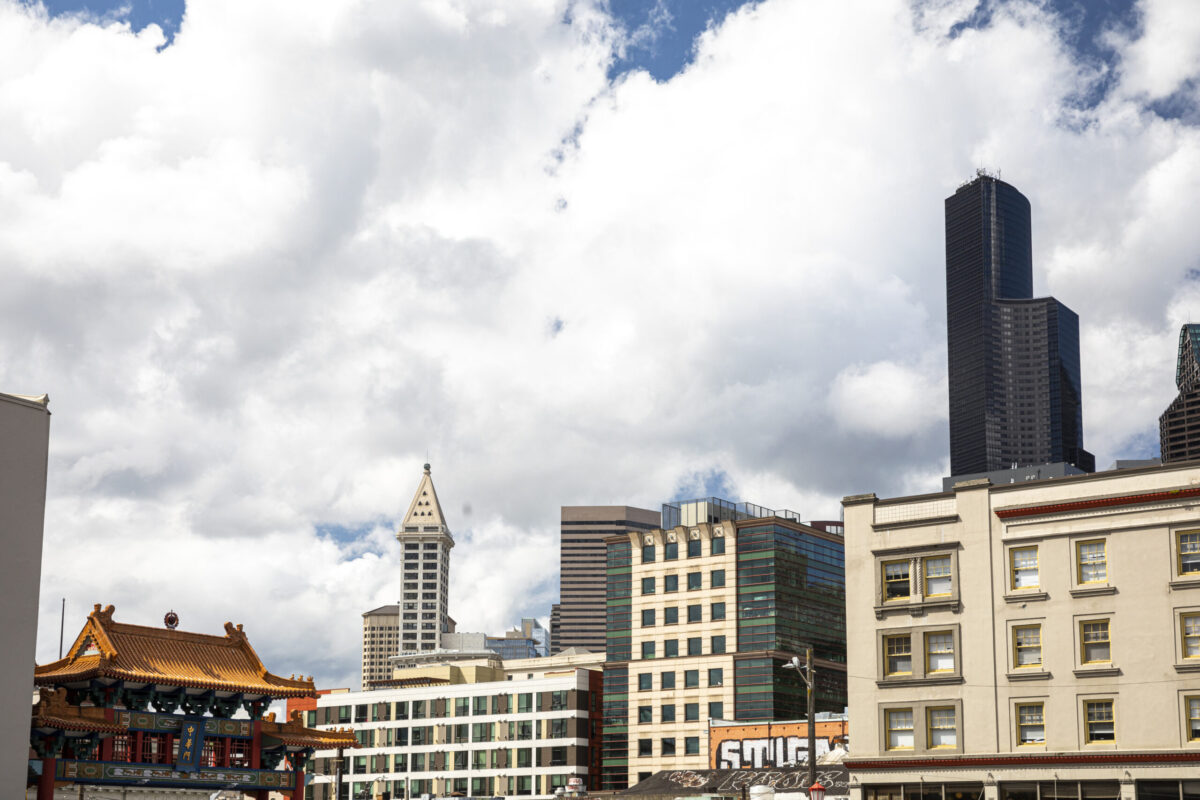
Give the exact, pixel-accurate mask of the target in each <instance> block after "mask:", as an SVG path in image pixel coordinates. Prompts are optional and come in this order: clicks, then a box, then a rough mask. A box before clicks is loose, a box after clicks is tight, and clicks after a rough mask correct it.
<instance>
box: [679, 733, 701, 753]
mask: <svg viewBox="0 0 1200 800" xmlns="http://www.w3.org/2000/svg"><path fill="white" fill-rule="evenodd" d="M683 752H684V755H689V756H694V755H699V753H700V737H699V736H687V737H684V740H683Z"/></svg>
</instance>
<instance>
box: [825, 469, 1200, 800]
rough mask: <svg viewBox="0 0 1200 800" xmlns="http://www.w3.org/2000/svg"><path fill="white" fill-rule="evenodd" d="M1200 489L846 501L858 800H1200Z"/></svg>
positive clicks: (1095, 479) (1180, 473) (1181, 478)
mask: <svg viewBox="0 0 1200 800" xmlns="http://www.w3.org/2000/svg"><path fill="white" fill-rule="evenodd" d="M1198 485H1200V466H1197V465H1195V464H1192V465H1179V466H1174V467H1172V466H1163V467H1151V468H1144V469H1124V470H1119V471H1114V472H1103V473H1097V474H1093V475H1083V476H1074V477H1066V478H1059V479H1055V480H1051V481H1041V482H1030V483H1017V484H1011V485H1003V486H992V485H991V484H990V482H989V481H987V480H976V481H967V482H963V483H960V484H958V485H957V486H956V487H955V489H954V491H952V492H943V493H939V494H933V495H924V496H919V497H904V498H897V499H894V500H880V499H878V498H876V497H875V496H874V495H859V496H854V497H848V498H846V499H845V500H844V501H843V504H844V509H845V520H846V579H847V581H848V582H849V583H850V584H851V585H855V586H859V587H861V589H862V591H859V592H857V593H855V594H853V595H851V596H850V597H849V602H848V605H847V619H846V621H847V624H848V625H849V626H850V628H851V629H852V630H855V631H856V635H855V636H854V637H851V638H850V640H849V647H848V657H849V662H848V669H849V671H850V672H851V674H854V675H857V676H862V678H863V679H862V680H856V681H853V682H852V683H851V684H850V687H851V688H850V723H851V729H852V730H853V731H854V739H853V746H852V748H851V752H852V754H853V755H852V757H851V758H849V759H847V761H846V763H847V765H848V766H849V767H850V771H851V797H852V798H853V800H903V798H908V797H914V798H915V797H917V796H918V795H919V796H920V797H921V798H922V799H923V800H925V799H927V798H938V800H949V799H950V798H958V797H963V798H984V800H997V798H1003V800H1039V798H1052V797H1056V798H1075V799H1076V800H1078V799H1079V798H1080V797H1082V798H1085V799H1090V798H1095V800H1103V799H1105V798H1109V799H1111V800H1116V798H1118V797H1119V798H1121V800H1134V798H1139V799H1140V800H1165V798H1168V797H1169V798H1174V800H1180V798H1186V797H1195V796H1197V795H1196V793H1197V789H1198V788H1200V787H1198V786H1197V785H1196V783H1194V781H1195V780H1196V777H1197V776H1198V775H1200V510H1198V507H1197V498H1200V488H1197V486H1198ZM867 587H871V588H869V589H868V588H867Z"/></svg>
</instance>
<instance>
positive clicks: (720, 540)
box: [712, 536, 725, 556]
mask: <svg viewBox="0 0 1200 800" xmlns="http://www.w3.org/2000/svg"><path fill="white" fill-rule="evenodd" d="M724 552H725V537H724V536H718V537H717V538H716V539H713V540H712V554H713V555H714V556H719V555H721V554H722V553H724Z"/></svg>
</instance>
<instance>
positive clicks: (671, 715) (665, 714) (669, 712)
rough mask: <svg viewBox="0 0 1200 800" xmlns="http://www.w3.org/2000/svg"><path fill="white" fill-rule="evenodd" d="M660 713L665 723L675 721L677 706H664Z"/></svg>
mask: <svg viewBox="0 0 1200 800" xmlns="http://www.w3.org/2000/svg"><path fill="white" fill-rule="evenodd" d="M658 713H659V716H660V718H661V719H662V721H663V722H674V721H675V706H662V707H661V708H659V710H658Z"/></svg>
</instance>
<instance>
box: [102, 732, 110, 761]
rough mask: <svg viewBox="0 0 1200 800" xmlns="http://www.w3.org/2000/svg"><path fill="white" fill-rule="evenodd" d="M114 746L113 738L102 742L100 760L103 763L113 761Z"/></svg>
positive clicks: (106, 738) (104, 739) (108, 737)
mask: <svg viewBox="0 0 1200 800" xmlns="http://www.w3.org/2000/svg"><path fill="white" fill-rule="evenodd" d="M112 745H113V740H112V737H111V736H106V737H104V738H103V739H101V740H100V760H101V761H112Z"/></svg>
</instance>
